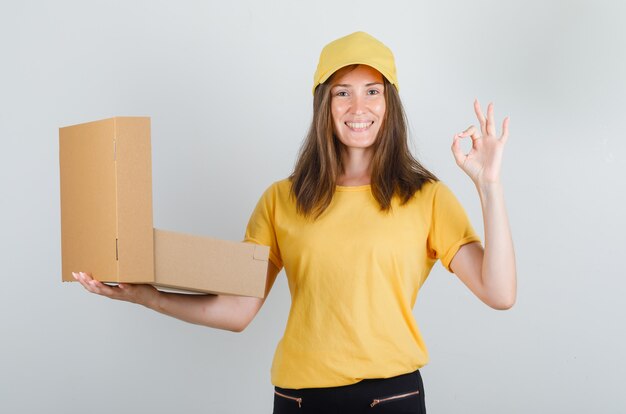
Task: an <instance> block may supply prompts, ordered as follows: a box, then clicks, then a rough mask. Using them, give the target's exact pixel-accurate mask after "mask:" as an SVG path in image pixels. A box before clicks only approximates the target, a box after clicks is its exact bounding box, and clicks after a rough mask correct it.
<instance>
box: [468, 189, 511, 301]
mask: <svg viewBox="0 0 626 414" xmlns="http://www.w3.org/2000/svg"><path fill="white" fill-rule="evenodd" d="M476 187H477V189H478V193H479V196H480V204H481V207H482V211H483V224H484V230H485V253H484V258H483V264H482V272H481V276H482V285H483V289H484V293H485V295H486V296H487V297H489V298H490V300H491V301H492V303H494V304H495V307H497V308H501V309H508V308H510V307H511V306H513V304H514V303H515V298H516V295H517V276H516V266H515V251H514V249H513V239H512V237H511V229H510V226H509V220H508V217H507V212H506V207H505V203H504V191H503V188H502V184H501V183H500V182H496V183H488V184H484V185H477V186H476Z"/></svg>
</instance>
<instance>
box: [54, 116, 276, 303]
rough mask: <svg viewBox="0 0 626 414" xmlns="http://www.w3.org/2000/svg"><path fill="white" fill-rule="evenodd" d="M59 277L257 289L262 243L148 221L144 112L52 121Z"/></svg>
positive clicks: (244, 291)
mask: <svg viewBox="0 0 626 414" xmlns="http://www.w3.org/2000/svg"><path fill="white" fill-rule="evenodd" d="M59 162H60V171H61V250H62V253H61V256H62V280H63V281H74V278H73V277H72V272H75V271H87V272H90V273H91V274H92V276H93V277H94V278H95V279H97V280H100V281H103V282H114V283H120V282H127V283H150V284H153V285H155V286H157V287H166V288H173V289H176V290H185V291H191V292H203V293H216V294H231V295H243V296H256V297H263V296H264V295H265V281H266V276H267V266H268V260H269V247H267V246H259V245H255V244H251V243H239V242H229V241H224V240H217V239H212V238H208V237H200V236H193V235H188V234H181V233H174V232H171V231H165V230H159V229H154V228H153V226H152V165H151V147H150V118H147V117H115V118H110V119H105V120H101V121H95V122H88V123H85V124H79V125H73V126H69V127H64V128H60V129H59Z"/></svg>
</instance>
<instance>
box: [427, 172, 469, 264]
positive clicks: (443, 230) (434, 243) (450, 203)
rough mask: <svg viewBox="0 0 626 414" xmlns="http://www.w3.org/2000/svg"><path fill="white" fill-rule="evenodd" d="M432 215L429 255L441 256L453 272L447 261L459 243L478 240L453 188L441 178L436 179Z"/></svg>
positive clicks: (457, 248) (449, 260) (452, 255)
mask: <svg viewBox="0 0 626 414" xmlns="http://www.w3.org/2000/svg"><path fill="white" fill-rule="evenodd" d="M435 186H436V187H435V189H434V194H433V205H432V219H431V223H430V230H429V233H428V255H429V256H430V257H431V258H433V259H439V260H441V264H442V265H443V266H444V267H445V268H446V269H447V270H448V271H449V272H451V273H452V269H450V262H451V261H452V259H453V258H454V255H455V254H456V252H457V251H458V250H459V248H460V247H461V246H463V245H464V244H467V243H471V242H476V241H478V242H480V237H478V235H477V234H476V232H475V231H474V228H473V227H472V224H471V223H470V221H469V218H468V217H467V213H466V212H465V210H464V209H463V206H462V205H461V203H460V202H459V200H458V199H457V198H456V197H455V196H454V194H453V193H452V191H450V189H449V188H448V187H447V186H446V185H445V184H444V183H442V182H441V181H438V182H437V183H435Z"/></svg>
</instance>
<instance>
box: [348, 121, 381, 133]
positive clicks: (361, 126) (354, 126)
mask: <svg viewBox="0 0 626 414" xmlns="http://www.w3.org/2000/svg"><path fill="white" fill-rule="evenodd" d="M345 125H346V126H347V127H348V128H350V129H351V130H352V131H355V132H361V131H367V130H368V129H369V128H370V127H371V126H372V125H374V121H368V122H345Z"/></svg>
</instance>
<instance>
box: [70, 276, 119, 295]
mask: <svg viewBox="0 0 626 414" xmlns="http://www.w3.org/2000/svg"><path fill="white" fill-rule="evenodd" d="M79 275H80V277H81V279H82V281H81V283H82V285H83V286H84V287H85V288H86V289H87V290H88V291H90V292H91V293H96V294H98V295H103V296H108V297H113V296H117V290H116V289H115V288H113V287H110V286H107V285H105V284H104V283H102V282H100V281H98V280H95V279H93V278H92V277H91V276H90V275H88V274H86V273H83V272H80V273H79Z"/></svg>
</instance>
